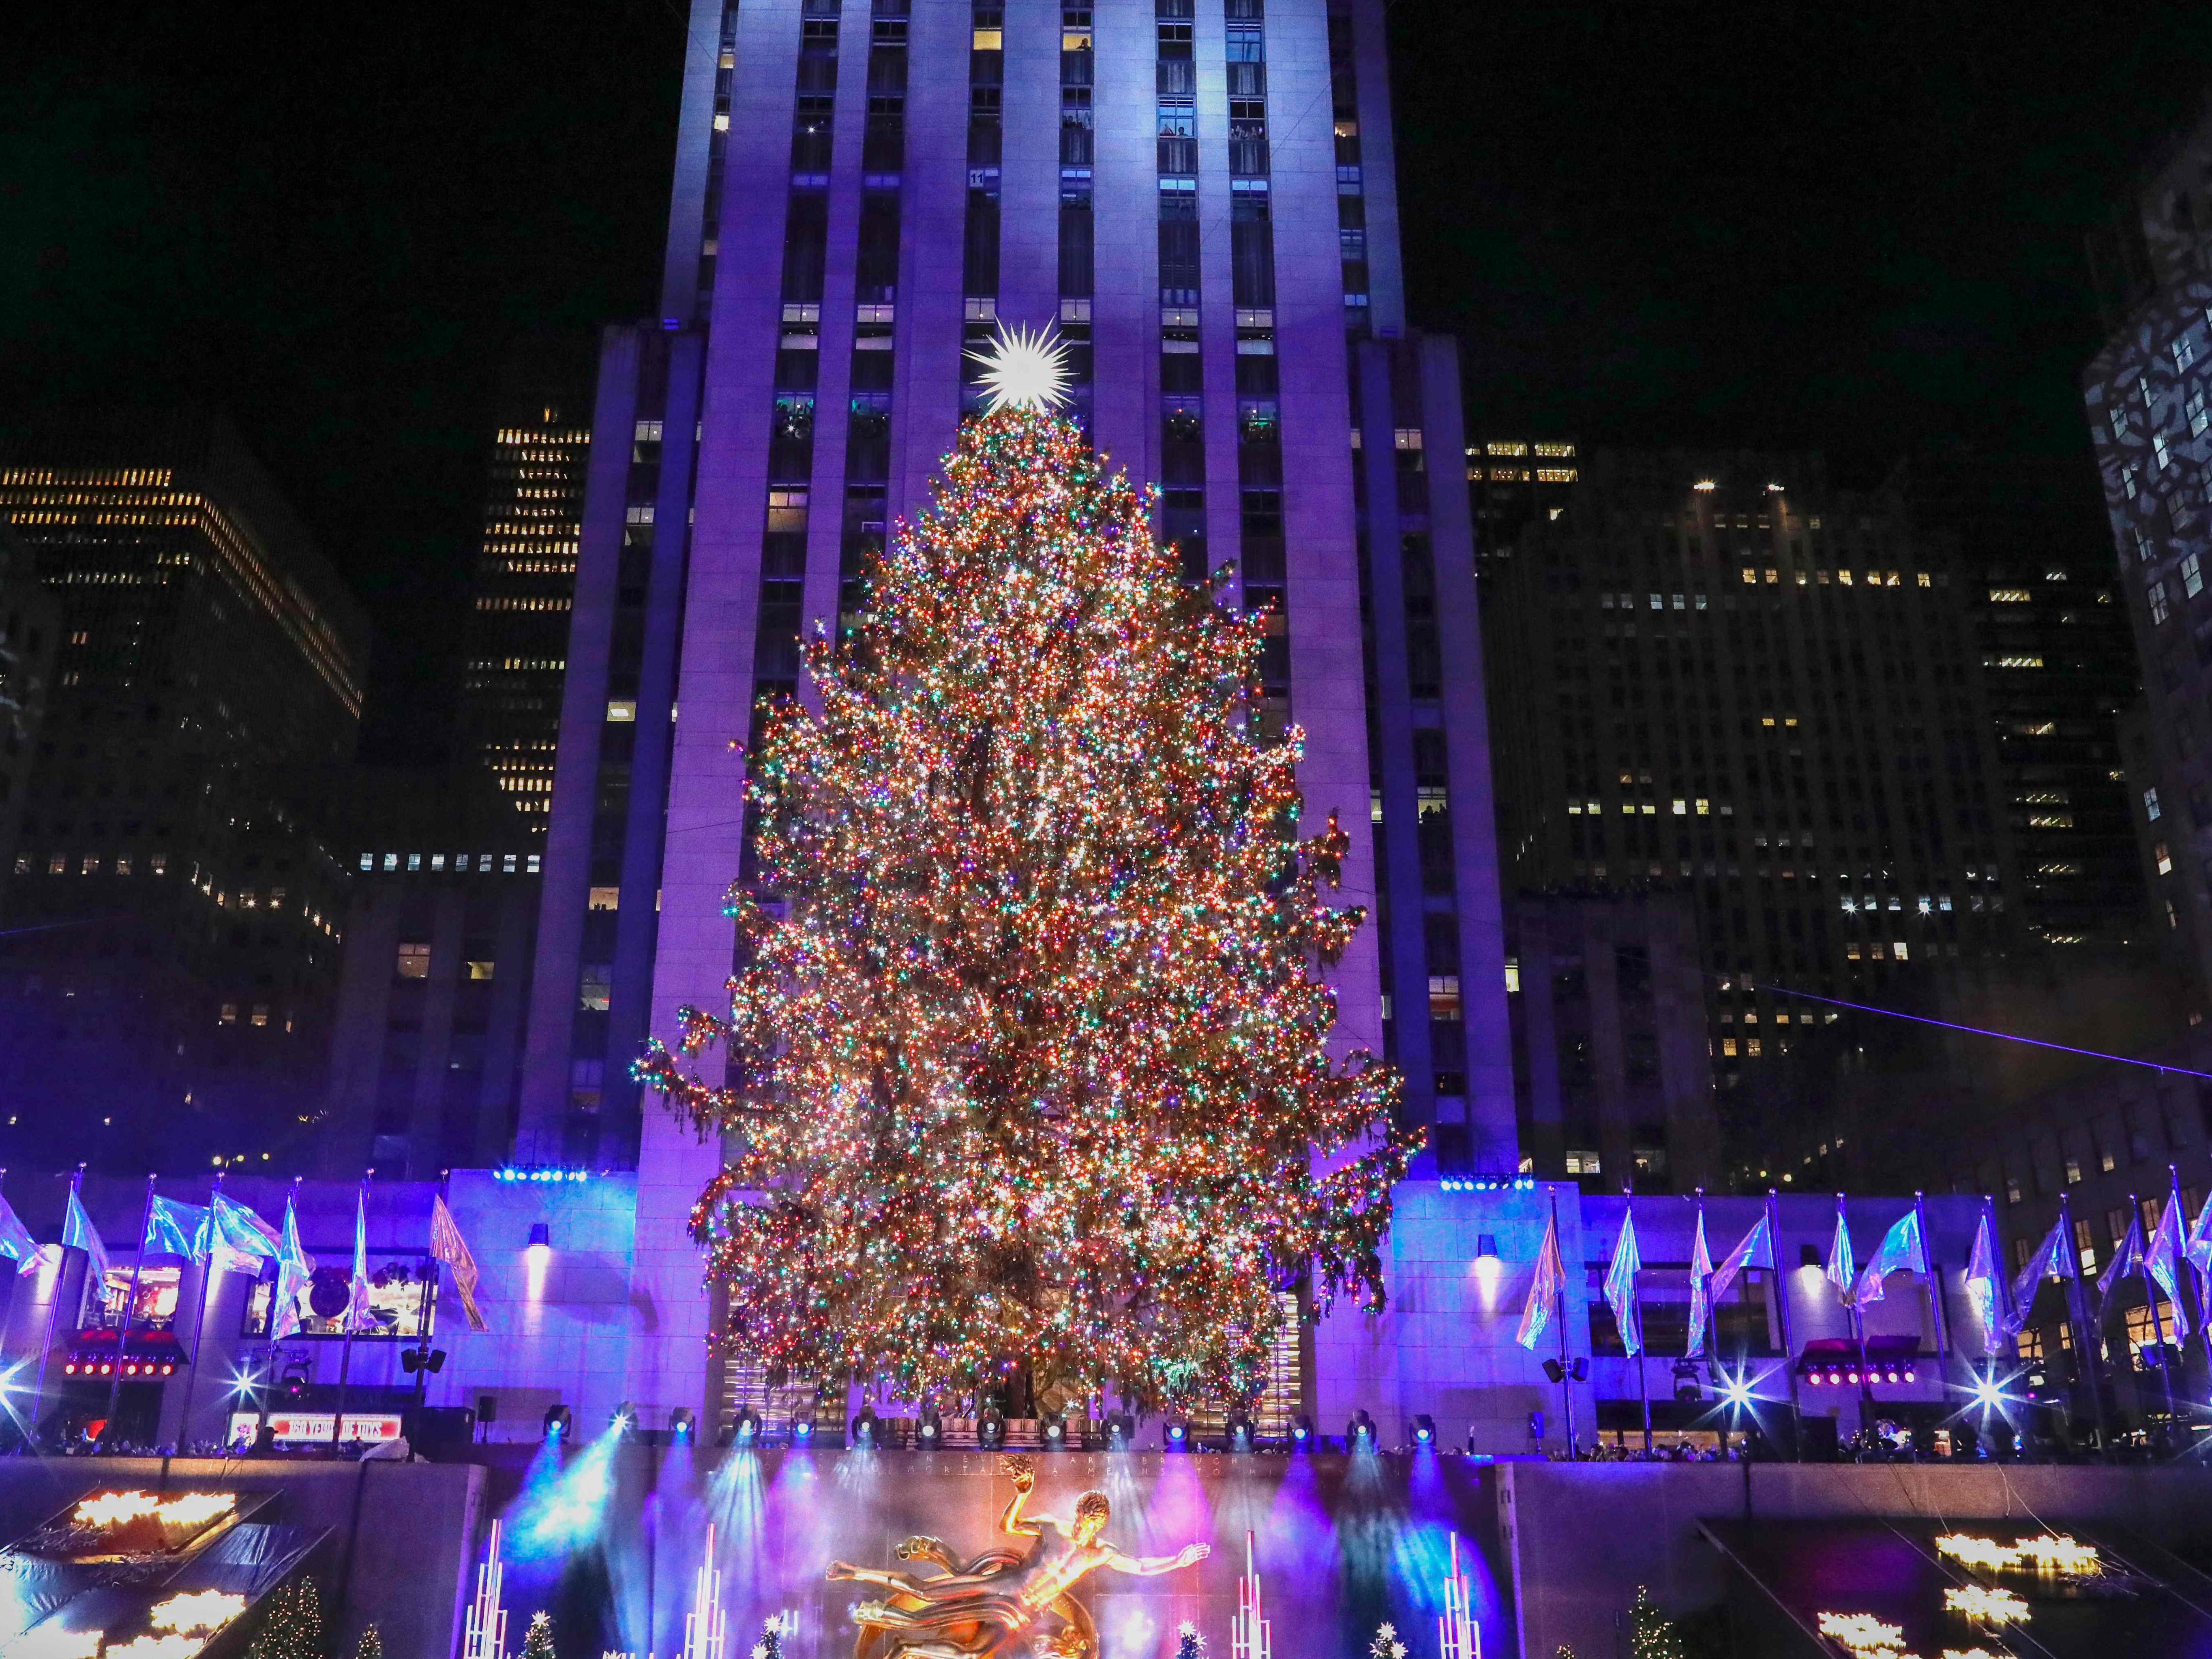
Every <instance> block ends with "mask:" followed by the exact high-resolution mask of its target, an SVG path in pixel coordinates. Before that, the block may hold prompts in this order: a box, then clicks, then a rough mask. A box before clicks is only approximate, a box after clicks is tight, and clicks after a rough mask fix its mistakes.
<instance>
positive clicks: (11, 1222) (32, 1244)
mask: <svg viewBox="0 0 2212 1659" xmlns="http://www.w3.org/2000/svg"><path fill="white" fill-rule="evenodd" d="M38 1254H39V1241H38V1240H37V1239H35V1238H33V1237H31V1230H30V1229H29V1228H28V1227H26V1226H25V1225H23V1218H21V1216H19V1215H17V1214H16V1213H15V1211H14V1209H12V1208H11V1207H10V1206H9V1203H8V1200H6V1199H5V1198H0V1255H4V1256H6V1257H7V1258H8V1259H9V1261H13V1262H14V1263H15V1265H16V1266H17V1267H21V1268H22V1269H24V1270H25V1271H28V1270H29V1267H30V1265H31V1263H32V1262H33V1261H34V1260H35V1259H36V1258H37V1256H38Z"/></svg>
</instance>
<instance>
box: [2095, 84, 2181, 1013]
mask: <svg viewBox="0 0 2212 1659" xmlns="http://www.w3.org/2000/svg"><path fill="white" fill-rule="evenodd" d="M2208 169H2212V116H2208V117H2207V118H2205V119H2203V121H2201V122H2200V123H2199V124H2198V125H2197V127H2196V128H2195V129H2194V130H2193V131H2190V132H2188V133H2186V134H2185V135H2181V136H2179V137H2176V138H2174V139H2173V140H2172V141H2171V142H2170V143H2168V144H2167V145H2166V148H2165V151H2164V154H2163V155H2161V157H2160V159H2159V161H2157V162H2156V163H2154V165H2153V166H2152V167H2149V168H2148V170H2147V171H2146V172H2145V173H2144V175H2143V177H2142V179H2141V181H2140V182H2139V184H2138V185H2137V186H2136V191H2135V192H2134V197H2133V199H2132V200H2131V201H2130V203H2129V204H2128V206H2127V208H2126V209H2125V210H2124V212H2123V214H2122V216H2121V218H2120V224H2119V228H2118V235H2117V237H2116V240H2115V241H2114V243H2113V244H2112V247H2111V249H2110V250H2109V252H2108V257H2107V258H2106V260H2104V261H2103V262H2102V263H2101V264H2100V268H2099V270H2098V275H2099V276H2100V285H2101V287H2102V288H2103V289H2104V293H2103V298H2104V301H2105V310H2106V322H2107V324H2108V325H2110V326H2111V329H2112V335H2111V337H2110V338H2109V339H2108V340H2107V341H2106V343H2105V346H2104V349H2102V350H2101V351H2100V352H2099V353H2098V354H2097V356H2095V357H2094V358H2093V359H2092V360H2091V362H2090V363H2089V366H2088V368H2087V370H2086V371H2085V372H2084V374H2083V376H2082V395H2083V401H2084V403H2085V404H2086V406H2087V415H2088V419H2089V432H2090V436H2091V439H2092V440H2093V443H2094V445H2095V447H2096V453H2097V463H2098V466H2099V468H2100V471H2101V473H2102V478H2103V483H2104V494H2105V509H2106V514H2107V515H2108V517H2109V518H2110V520H2111V523H2112V539H2113V545H2114V548H2115V550H2116V551H2117V553H2118V560H2119V577H2120V580H2119V586H2120V589H2121V592H2122V594H2123V597H2124V605H2125V606H2126V610H2127V613H2128V618H2129V621H2130V623H2131V624H2132V625H2133V628H2134V632H2135V641H2136V651H2137V653H2139V655H2140V657H2141V659H2142V683H2143V692H2144V697H2145V706H2144V708H2143V711H2142V735H2141V739H2140V743H2141V749H2140V754H2141V761H2142V764H2141V766H2140V768H2135V767H2131V768H2130V772H2129V777H2128V788H2129V792H2130V801H2129V805H2130V815H2131V817H2132V821H2133V825H2134V828H2135V830H2136V834H2137V835H2138V836H2140V838H2141V842H2142V848H2143V866H2144V868H2145V870H2146V871H2147V872H2148V880H2149V883H2150V890H2151V909H2152V913H2153V920H2152V931H2153V933H2154V934H2155V933H2161V932H2162V933H2164V934H2165V935H2166V939H2165V943H2166V945H2167V946H2168V948H2169V949H2170V950H2171V951H2172V953H2173V956H2174V957H2175V958H2176V959H2177V960H2178V961H2179V962H2181V963H2185V964H2186V965H2187V967H2188V968H2189V969H2190V970H2191V972H2192V973H2193V974H2194V975H2196V976H2197V980H2198V981H2200V982H2207V981H2212V750H2208V749H2207V747H2206V743H2207V739H2208V737H2212V702H2208V701H2207V697H2208V694H2212V596H2208V595H2207V593H2206V592H2205V584H2206V569H2205V567H2206V565H2207V564H2208V563H2212V188H2208V185H2207V179H2208Z"/></svg>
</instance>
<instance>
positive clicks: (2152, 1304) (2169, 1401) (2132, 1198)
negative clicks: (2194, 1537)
mask: <svg viewBox="0 0 2212 1659" xmlns="http://www.w3.org/2000/svg"><path fill="white" fill-rule="evenodd" d="M2172 1167H2173V1166H2172V1164H2168V1165H2167V1166H2166V1168H2167V1170H2169V1171H2171V1170H2172ZM2128 1202H2129V1203H2130V1204H2131V1205H2133V1206H2135V1212H2136V1213H2135V1218H2134V1220H2133V1221H2132V1222H2131V1223H2130V1225H2140V1224H2141V1221H2142V1199H2141V1198H2139V1197H2138V1196H2136V1194H2134V1193H2130V1194H2128ZM2136 1268H2137V1269H2138V1270H2139V1271H2140V1272H2141V1273H2142V1282H2143V1301H2144V1302H2145V1303H2146V1304H2148V1306H2149V1308H2150V1337H2151V1340H2152V1341H2154V1342H2155V1343H2157V1344H2158V1376H2159V1381H2160V1382H2161V1383H2165V1384H2166V1428H2167V1430H2168V1431H2169V1432H2170V1431H2172V1427H2173V1368H2172V1366H2170V1365H2168V1364H2166V1324H2165V1322H2164V1321H2162V1320H2160V1318H2159V1316H2158V1280H2157V1279H2154V1278H2152V1277H2151V1271H2150V1246H2149V1244H2148V1243H2145V1244H2144V1246H2143V1248H2142V1253H2141V1254H2140V1255H2137V1256H2136ZM2173 1283H2174V1300H2175V1301H2177V1302H2179V1300H2180V1299H2181V1275H2180V1274H2179V1273H2176V1274H2175V1275H2174V1276H2173ZM2132 1380H2133V1379H2132V1378H2130V1381H2132Z"/></svg>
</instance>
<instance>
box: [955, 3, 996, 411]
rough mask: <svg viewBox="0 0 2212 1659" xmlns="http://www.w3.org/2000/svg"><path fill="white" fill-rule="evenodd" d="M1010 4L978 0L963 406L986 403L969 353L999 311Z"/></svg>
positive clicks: (971, 73) (972, 56)
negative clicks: (1001, 161)
mask: <svg viewBox="0 0 2212 1659" xmlns="http://www.w3.org/2000/svg"><path fill="white" fill-rule="evenodd" d="M1005 25H1006V9H1005V7H1004V6H1002V5H999V4H983V3H978V4H977V5H976V7H975V31H974V34H973V37H972V45H971V46H970V48H969V54H968V228H967V240H966V244H965V246H964V247H963V250H962V253H961V260H960V272H961V275H960V291H961V294H962V295H963V313H962V315H963V322H964V325H965V326H964V329H963V345H964V346H965V348H966V351H965V352H963V356H962V358H961V374H960V411H961V414H962V415H963V416H967V415H969V414H971V413H973V412H974V411H975V410H977V409H979V408H981V404H982V392H981V382H980V381H979V380H978V378H977V377H978V376H979V375H980V374H981V372H982V370H981V365H980V364H978V363H977V362H975V359H974V357H972V356H969V355H967V354H968V353H972V352H975V351H978V350H980V349H982V348H983V347H984V346H986V345H987V344H988V343H990V339H991V335H992V332H993V328H994V325H995V324H996V322H997V320H998V316H999V159H1000V153H1001V149H1002V146H1003V144H1004V143H1005V137H1006V128H1005V113H1004V106H1005V86H1006V27H1005Z"/></svg>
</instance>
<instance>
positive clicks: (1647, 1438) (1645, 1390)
mask: <svg viewBox="0 0 2212 1659" xmlns="http://www.w3.org/2000/svg"><path fill="white" fill-rule="evenodd" d="M1620 1200H1621V1216H1622V1220H1621V1225H1623V1226H1625V1227H1627V1228H1629V1229H1630V1230H1631V1231H1633V1230H1634V1228H1635V1226H1636V1184H1635V1182H1632V1181H1624V1182H1621V1183H1620ZM1636 1257H1637V1264H1638V1267H1641V1266H1642V1265H1643V1260H1644V1252H1643V1251H1642V1250H1641V1249H1638V1251H1637V1253H1636ZM1642 1277H1643V1275H1642V1274H1641V1273H1631V1274H1629V1276H1628V1306H1629V1309H1630V1310H1631V1311H1632V1313H1634V1315H1635V1316H1636V1393H1637V1395H1638V1398H1639V1399H1640V1400H1641V1401H1642V1402H1643V1406H1644V1455H1645V1456H1646V1457H1649V1456H1650V1455H1651V1389H1650V1386H1649V1385H1648V1384H1647V1383H1645V1382H1644V1349H1645V1348H1646V1347H1647V1346H1650V1345H1649V1344H1648V1343H1646V1342H1645V1341H1644V1287H1643V1286H1642V1285H1641V1284H1639V1283H1638V1280H1639V1279H1642Z"/></svg>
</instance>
